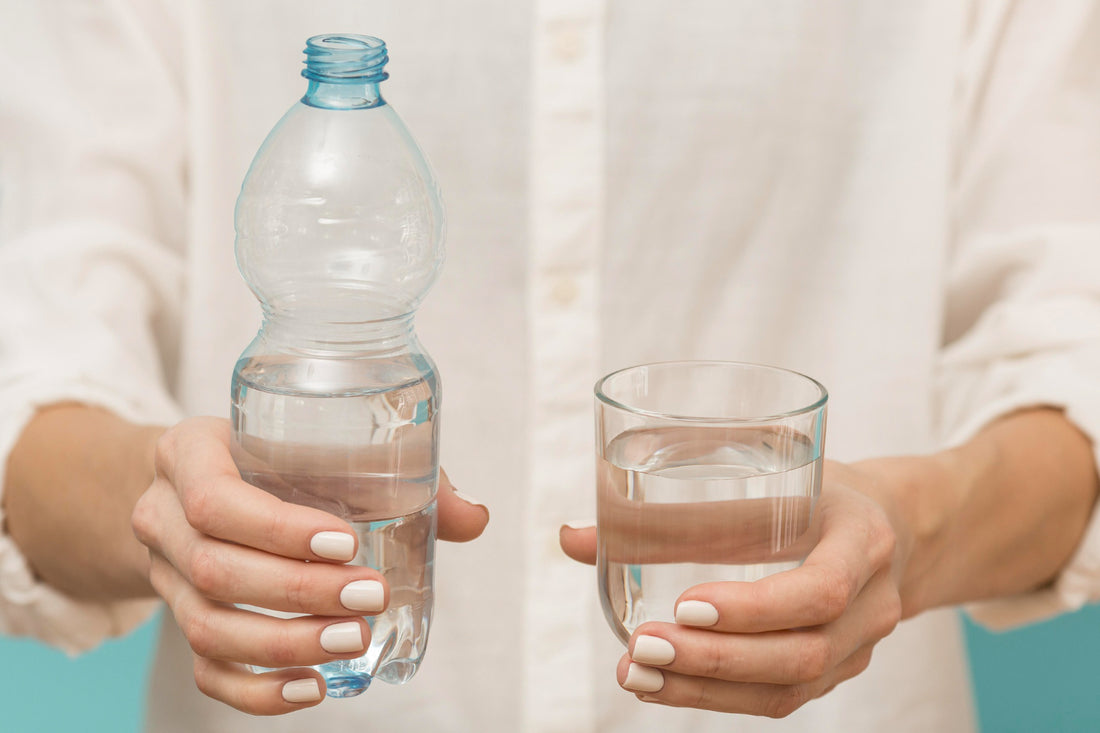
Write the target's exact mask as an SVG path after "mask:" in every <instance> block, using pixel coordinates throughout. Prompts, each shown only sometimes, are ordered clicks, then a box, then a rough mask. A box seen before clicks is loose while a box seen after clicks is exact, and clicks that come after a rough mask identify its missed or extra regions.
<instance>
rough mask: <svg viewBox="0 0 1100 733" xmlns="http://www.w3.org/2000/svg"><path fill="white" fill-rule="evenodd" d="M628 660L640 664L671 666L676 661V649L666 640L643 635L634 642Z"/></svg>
mask: <svg viewBox="0 0 1100 733" xmlns="http://www.w3.org/2000/svg"><path fill="white" fill-rule="evenodd" d="M630 658H631V659H633V660H634V661H635V662H639V663H641V664H656V665H662V664H672V660H674V659H676V649H675V648H674V647H673V646H672V644H671V643H669V641H668V640H667V639H662V638H661V637H659V636H644V635H643V636H639V637H638V638H637V639H635V640H634V651H633V652H631V653H630Z"/></svg>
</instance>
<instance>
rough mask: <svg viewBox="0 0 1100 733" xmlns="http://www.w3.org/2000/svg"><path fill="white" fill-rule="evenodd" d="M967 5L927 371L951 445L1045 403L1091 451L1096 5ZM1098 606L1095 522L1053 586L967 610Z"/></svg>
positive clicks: (1002, 618)
mask: <svg viewBox="0 0 1100 733" xmlns="http://www.w3.org/2000/svg"><path fill="white" fill-rule="evenodd" d="M976 7H977V11H976V13H975V16H974V19H973V21H974V22H973V24H972V28H971V37H970V38H969V42H968V44H967V45H966V54H965V55H964V60H965V63H964V66H963V73H962V75H961V78H960V81H959V88H958V95H959V96H958V100H959V106H958V112H959V117H958V126H957V140H958V144H959V147H958V151H957V155H956V168H955V171H954V175H955V181H954V201H953V204H954V207H955V231H954V239H953V245H952V246H953V250H952V252H951V255H950V258H949V262H948V268H947V278H948V280H947V282H948V300H947V304H946V309H945V320H944V323H945V328H944V334H945V346H944V349H943V351H942V358H941V361H940V364H939V374H938V385H939V398H940V400H939V415H940V418H941V424H942V428H943V430H944V437H945V440H946V441H947V442H948V443H949V444H957V443H960V442H963V441H965V440H966V439H968V438H969V437H971V436H972V435H974V433H976V432H977V431H978V430H980V429H981V427H982V426H983V425H985V424H987V423H988V422H990V421H991V420H994V419H995V418H997V417H999V416H1001V415H1004V414H1007V413H1009V412H1012V411H1014V410H1018V409H1022V408H1026V407H1035V406H1051V407H1057V408H1060V409H1062V410H1063V411H1064V413H1065V415H1066V416H1067V418H1068V419H1069V420H1071V421H1072V422H1073V423H1074V424H1075V425H1076V426H1077V427H1078V428H1079V429H1080V430H1081V431H1083V432H1084V433H1085V434H1086V435H1087V436H1088V437H1089V438H1090V439H1091V440H1092V442H1093V445H1094V447H1095V446H1097V445H1100V5H1098V4H1097V3H1092V2H1064V3H1044V2H1041V1H1032V2H1016V3H1007V2H997V3H988V4H979V5H977V6H976ZM1098 460H1100V457H1098ZM1011 500H1012V498H1011V497H1007V496H1006V497H1005V501H1011ZM1098 599H1100V518H1098V517H1097V516H1096V515H1094V516H1093V517H1092V520H1091V523H1090V525H1089V527H1088V530H1087V532H1086V534H1085V536H1084V538H1083V539H1082V541H1081V544H1080V546H1079V547H1078V548H1077V551H1076V553H1075V554H1074V556H1073V558H1072V560H1071V561H1070V562H1069V564H1068V565H1067V566H1066V567H1065V568H1063V570H1062V571H1061V573H1060V575H1059V576H1058V577H1057V579H1056V580H1055V581H1054V583H1053V584H1051V585H1050V586H1048V587H1045V588H1043V589H1041V590H1038V591H1036V592H1033V593H1029V594H1025V595H1022V596H1019V597H1014V598H1007V599H999V600H996V601H989V602H982V603H977V604H973V605H972V606H970V607H969V609H968V610H969V611H970V613H971V615H972V616H973V617H974V618H975V619H976V620H978V621H979V622H981V623H983V624H986V625H988V626H990V627H995V628H999V627H1007V626H1012V625H1017V624H1021V623H1026V622H1030V621H1036V620H1039V619H1042V618H1045V617H1048V616H1052V615H1054V614H1057V613H1060V612H1063V611H1067V610H1073V609H1077V608H1079V607H1081V606H1082V605H1084V604H1085V603H1088V602H1090V601H1095V600H1098Z"/></svg>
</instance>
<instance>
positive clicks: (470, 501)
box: [454, 490, 485, 507]
mask: <svg viewBox="0 0 1100 733" xmlns="http://www.w3.org/2000/svg"><path fill="white" fill-rule="evenodd" d="M454 494H455V496H457V497H458V498H459V499H462V501H464V502H466V503H467V504H471V505H473V506H480V507H484V506H485V502H481V501H478V500H477V499H475V498H474V497H472V496H470V495H468V494H463V493H462V492H461V491H457V490H456V491H455V492H454Z"/></svg>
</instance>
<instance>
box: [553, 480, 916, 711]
mask: <svg viewBox="0 0 1100 733" xmlns="http://www.w3.org/2000/svg"><path fill="white" fill-rule="evenodd" d="M874 484H875V479H874V478H873V477H872V475H871V474H869V473H864V472H861V471H860V470H858V469H856V468H853V467H850V466H845V465H842V464H836V463H832V464H828V465H827V467H826V470H825V478H824V485H825V488H824V489H823V490H822V494H821V498H820V501H819V503H818V506H817V509H816V510H815V515H814V520H813V523H812V525H811V526H810V528H809V529H808V530H807V532H808V533H809V534H810V535H811V536H812V542H813V549H812V551H810V553H809V555H808V557H807V558H806V560H805V562H804V563H803V564H802V565H801V566H800V567H798V568H797V569H794V570H790V571H786V572H782V573H778V574H776V575H773V576H769V577H766V578H763V579H762V580H759V581H756V582H753V583H746V582H717V583H707V584H703V585H698V586H695V587H693V588H690V589H688V590H687V591H686V592H685V593H683V595H681V596H680V598H679V599H678V600H677V607H676V621H677V623H654V622H650V623H646V624H643V625H641V626H640V627H638V629H637V630H636V631H635V632H634V634H633V635H632V637H631V639H630V644H629V647H628V649H629V650H628V653H627V654H626V655H624V656H623V658H622V659H621V660H620V662H619V666H618V670H617V673H618V680H619V684H620V685H622V686H623V688H624V689H626V690H629V691H631V692H634V693H636V694H637V695H638V697H639V698H640V699H642V700H644V701H647V702H659V703H663V704H666V705H672V706H683V707H695V708H702V709H707V710H718V711H723V712H732V713H748V714H754V715H764V716H770V717H783V716H786V715H789V714H790V713H791V712H793V711H794V710H796V709H797V708H799V707H800V706H802V705H803V704H804V703H806V702H807V701H809V700H812V699H814V698H816V697H819V696H821V695H824V694H825V693H826V692H828V691H829V690H831V689H832V688H833V687H835V686H836V685H837V684H839V683H841V682H843V681H844V680H846V679H849V678H851V677H853V676H855V675H857V674H859V673H860V672H862V671H863V670H864V669H865V668H866V667H867V665H868V663H869V662H870V659H871V651H872V649H873V648H874V645H875V644H876V643H877V642H878V641H879V640H881V639H882V638H883V637H885V636H886V635H887V634H889V633H890V632H891V631H893V629H894V627H895V626H896V625H897V623H898V621H899V620H900V618H901V615H902V604H901V598H900V594H899V590H898V578H899V577H900V575H899V567H898V562H899V556H901V555H902V553H900V552H899V551H898V542H897V532H896V531H895V529H894V526H893V525H892V523H891V519H890V517H889V516H888V514H887V512H886V511H885V510H884V509H883V507H882V506H881V505H880V504H879V503H878V502H876V501H875V500H873V499H872V498H870V496H869V494H873V493H875V492H874ZM594 544H595V543H594V537H593V530H570V529H568V528H565V529H563V530H562V546H563V548H564V549H565V551H566V553H567V554H570V555H571V556H573V557H575V558H576V559H580V560H590V559H592V558H593V555H592V549H593V548H594Z"/></svg>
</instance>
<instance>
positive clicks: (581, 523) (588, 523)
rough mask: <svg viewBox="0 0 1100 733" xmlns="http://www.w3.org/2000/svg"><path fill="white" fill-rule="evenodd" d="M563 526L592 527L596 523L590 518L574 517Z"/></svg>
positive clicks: (573, 527)
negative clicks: (574, 518)
mask: <svg viewBox="0 0 1100 733" xmlns="http://www.w3.org/2000/svg"><path fill="white" fill-rule="evenodd" d="M565 526H566V527H568V528H569V529H592V528H593V527H595V526H596V523H595V522H594V521H592V520H591V519H576V520H574V521H572V522H566V523H565Z"/></svg>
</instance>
